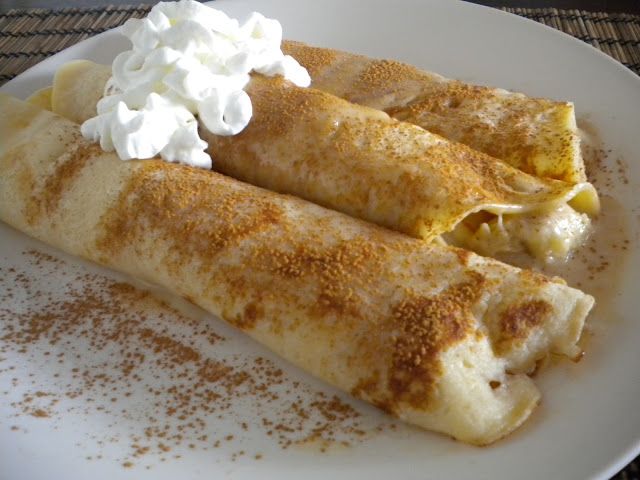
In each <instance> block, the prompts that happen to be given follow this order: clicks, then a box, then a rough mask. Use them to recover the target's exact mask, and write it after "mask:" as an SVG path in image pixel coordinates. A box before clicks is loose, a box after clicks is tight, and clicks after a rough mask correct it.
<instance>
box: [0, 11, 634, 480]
mask: <svg viewBox="0 0 640 480" xmlns="http://www.w3.org/2000/svg"><path fill="white" fill-rule="evenodd" d="M149 9H150V6H149V5H136V6H117V7H116V6H111V7H106V8H104V7H100V8H82V9H81V8H67V9H61V10H44V9H32V10H10V11H9V12H7V13H4V14H0V85H1V84H3V83H5V82H7V81H8V80H10V79H12V78H13V77H15V76H16V75H18V74H20V73H21V72H23V71H24V70H26V69H27V68H29V67H31V66H33V65H35V64H36V63H38V62H40V61H42V60H44V59H45V58H46V57H48V56H50V55H53V54H54V53H57V52H59V51H61V50H64V49H65V48H67V47H70V46H71V45H73V44H75V43H77V42H79V41H80V40H84V39H85V38H88V37H91V36H93V35H95V34H97V33H100V32H104V31H105V30H109V29H110V28H113V27H116V26H118V25H121V24H122V23H124V21H125V20H126V19H127V18H129V17H142V16H144V15H146V13H147V12H148V11H149ZM503 10H505V11H508V12H511V13H515V14H517V15H520V16H523V17H526V18H530V19H532V20H536V21H538V22H540V23H543V24H545V25H548V26H550V27H553V28H556V29H558V30H561V31H563V32H565V33H568V34H570V35H573V36H574V37H576V38H579V39H580V40H583V41H585V42H587V43H589V44H591V45H593V46H594V47H596V48H599V49H600V50H602V51H603V52H605V53H607V54H608V55H610V56H611V57H613V58H615V59H616V60H618V61H619V62H621V63H622V64H623V65H625V66H627V67H628V68H630V69H631V70H632V71H634V72H635V73H637V74H639V75H640V15H630V14H607V13H593V12H586V11H582V10H558V9H555V8H541V9H528V8H503ZM614 478H615V479H616V480H640V457H638V458H636V459H635V460H634V462H632V463H631V464H629V465H628V466H627V467H626V468H625V469H624V470H623V471H622V472H620V473H619V474H618V475H616V477H614Z"/></svg>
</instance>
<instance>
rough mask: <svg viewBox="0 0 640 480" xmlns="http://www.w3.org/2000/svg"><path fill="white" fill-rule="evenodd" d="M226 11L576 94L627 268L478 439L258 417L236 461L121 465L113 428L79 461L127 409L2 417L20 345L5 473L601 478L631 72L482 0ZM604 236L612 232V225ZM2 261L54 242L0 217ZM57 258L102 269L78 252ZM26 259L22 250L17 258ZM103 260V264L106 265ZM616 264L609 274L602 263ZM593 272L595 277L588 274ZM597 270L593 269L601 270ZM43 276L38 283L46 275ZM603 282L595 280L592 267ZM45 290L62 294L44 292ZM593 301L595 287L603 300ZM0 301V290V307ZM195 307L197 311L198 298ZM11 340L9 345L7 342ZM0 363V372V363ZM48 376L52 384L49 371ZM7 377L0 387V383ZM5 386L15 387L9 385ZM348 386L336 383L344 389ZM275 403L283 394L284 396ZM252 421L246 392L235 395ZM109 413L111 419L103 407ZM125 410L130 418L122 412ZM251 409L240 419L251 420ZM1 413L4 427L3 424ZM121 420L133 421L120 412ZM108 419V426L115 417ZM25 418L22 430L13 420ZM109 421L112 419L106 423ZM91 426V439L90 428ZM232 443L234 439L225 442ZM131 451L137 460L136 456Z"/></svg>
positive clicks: (634, 276)
mask: <svg viewBox="0 0 640 480" xmlns="http://www.w3.org/2000/svg"><path fill="white" fill-rule="evenodd" d="M216 6H218V7H219V8H222V9H224V10H226V11H227V12H228V13H230V14H231V15H232V16H237V17H244V16H245V15H247V14H248V13H249V12H250V11H253V10H257V11H260V12H262V13H264V14H265V15H267V16H269V17H275V18H278V19H280V21H281V22H282V24H283V27H284V31H285V35H286V37H287V38H294V39H298V40H303V41H308V42H310V43H314V44H318V45H324V46H328V47H335V48H341V49H345V50H351V51H355V52H360V53H364V54H368V55H373V56H378V57H390V58H396V59H399V60H403V61H407V62H410V63H413V64H415V65H418V66H421V67H424V68H427V69H430V70H433V71H437V72H439V73H442V74H444V75H446V76H450V77H457V78H460V79H463V80H467V81H473V82H477V83H482V84H490V85H498V86H503V87H505V88H510V89H516V90H520V91H523V92H526V93H528V94H530V95H536V96H546V97H552V98H557V99H570V100H572V101H574V102H575V104H576V107H577V112H578V115H579V117H580V118H583V119H587V120H588V122H589V124H590V125H591V126H592V127H593V128H594V129H595V130H596V131H597V133H598V135H599V136H600V138H601V139H602V140H603V142H604V144H605V146H606V148H608V149H611V150H612V153H611V154H610V155H609V156H608V159H607V160H606V164H607V165H609V166H610V167H615V168H619V166H618V165H617V162H618V161H620V162H621V163H620V166H621V167H620V168H623V169H625V170H626V172H627V177H628V179H629V183H627V184H625V183H623V182H617V183H614V184H613V185H612V186H609V187H607V188H606V191H605V192H604V193H605V194H607V195H610V196H611V197H612V198H614V199H615V200H616V201H617V202H618V203H620V204H622V205H623V208H622V209H621V210H618V211H617V213H616V215H618V217H619V218H618V220H620V221H619V222H618V223H622V224H625V225H626V227H625V228H626V230H627V235H628V236H629V239H630V242H631V243H630V250H631V251H630V253H629V254H627V256H626V257H625V259H624V264H625V265H626V268H625V269H624V270H618V271H616V272H613V271H611V270H605V273H603V274H602V275H611V281H610V283H611V285H613V287H612V288H613V289H614V291H613V292H610V295H609V297H608V301H609V303H610V305H609V308H607V309H600V310H597V311H596V312H595V313H594V314H593V315H592V316H591V318H590V324H591V328H592V330H593V331H594V332H595V334H594V337H593V339H592V340H591V342H590V345H589V350H588V352H589V353H588V355H587V356H586V357H585V358H584V359H583V361H582V362H580V363H579V364H577V365H573V364H568V362H565V363H563V364H562V365H559V366H558V368H555V369H553V370H549V371H545V372H544V373H543V374H542V375H541V376H540V377H539V378H538V383H539V385H540V387H541V389H542V391H543V395H544V401H543V404H542V405H541V407H540V408H539V410H538V411H537V412H536V414H535V415H534V417H533V418H532V420H531V421H530V422H528V424H527V425H526V426H525V427H524V428H523V429H521V430H520V431H519V432H516V433H515V434H514V435H512V436H511V437H510V438H508V439H507V440H505V441H501V442H499V443H498V444H496V445H494V446H492V447H489V448H472V447H468V446H465V445H461V444H457V443H455V442H452V441H451V440H448V439H446V438H442V437H441V436H438V435H433V434H430V433H425V432H421V431H417V430H415V429H412V428H409V427H404V426H399V427H398V428H397V429H396V430H390V429H383V430H382V432H381V433H377V434H372V435H370V436H369V437H368V438H367V439H365V440H363V441H360V442H357V443H355V444H354V445H353V446H352V447H349V448H344V449H338V450H332V451H330V452H329V453H320V452H318V451H317V450H314V449H313V448H307V449H302V448H290V449H288V450H281V449H280V448H279V447H277V446H276V445H274V444H273V442H272V441H271V439H270V437H268V436H265V435H264V432H260V431H259V429H258V430H257V433H255V435H245V436H244V437H242V438H243V439H242V445H243V447H242V448H243V449H245V450H246V451H247V452H258V451H260V452H264V458H262V459H261V460H259V461H258V460H254V459H253V458H252V457H251V458H249V455H245V456H244V457H241V458H239V459H236V460H235V461H232V459H231V458H230V456H229V455H230V452H231V450H230V448H231V447H229V448H227V449H226V450H225V449H224V448H221V449H213V450H206V451H190V450H188V449H186V448H183V449H180V448H179V447H176V449H174V451H173V453H175V452H178V453H179V454H181V455H182V457H181V458H180V459H174V458H172V457H171V456H170V457H169V458H167V459H166V460H165V461H164V462H162V461H160V459H159V457H158V456H157V455H156V456H153V454H152V455H151V457H150V458H145V459H144V460H141V461H139V462H136V464H135V465H134V466H133V467H131V468H127V469H125V468H123V467H122V466H121V464H120V463H119V462H118V461H117V460H116V459H118V458H123V456H126V451H125V450H126V449H127V448H130V447H129V446H128V445H124V444H123V442H118V441H114V442H111V443H108V442H107V446H106V447H104V448H103V450H104V451H103V453H102V454H103V457H102V459H99V460H96V459H95V458H94V459H93V460H86V459H85V457H86V456H87V455H88V454H89V453H91V454H92V455H94V454H95V453H96V452H95V451H94V450H95V449H94V450H91V448H92V447H90V445H91V442H92V441H93V442H94V443H95V437H96V435H98V436H100V435H102V436H104V437H108V436H109V435H114V434H115V433H114V431H115V430H118V431H120V430H123V429H124V430H126V429H127V428H129V427H131V426H130V425H128V424H127V421H126V420H120V423H119V424H118V425H116V426H113V425H110V421H109V418H108V416H107V418H105V417H104V415H103V416H96V417H92V416H91V415H89V416H87V415H84V416H82V415H81V414H76V413H70V414H69V416H68V421H66V420H65V419H66V417H64V418H63V420H64V421H57V422H53V421H51V422H47V421H46V420H44V419H36V418H34V417H29V416H26V417H25V416H14V415H15V413H16V409H15V408H14V407H13V406H11V405H10V402H9V400H8V399H9V398H10V397H11V395H12V394H13V392H14V391H15V392H17V391H18V390H19V388H15V389H14V387H12V384H11V380H10V378H11V377H12V376H17V375H18V373H16V374H15V375H7V374H6V373H7V372H6V371H4V370H3V368H4V366H6V365H8V364H10V363H13V364H16V365H17V369H16V370H15V371H16V372H19V373H20V374H22V375H24V374H26V373H28V372H32V373H35V376H36V378H39V380H38V381H46V379H42V378H40V377H42V375H40V377H38V375H39V374H42V368H43V365H44V364H43V365H35V364H31V365H30V364H29V363H28V362H27V363H25V362H24V361H23V360H20V359H19V358H3V359H2V361H1V362H0V393H2V392H5V394H4V396H0V477H1V478H3V479H4V478H6V479H16V478H21V479H22V478H24V479H40V478H42V479H45V478H46V479H51V478H65V479H74V478H79V479H80V478H82V479H86V478H92V479H96V480H97V479H102V478H104V479H114V478H193V479H199V478H220V477H222V476H224V477H230V478H247V479H249V478H363V479H364V478H366V479H371V478H398V479H400V478H402V479H427V478H433V479H441V478H456V479H466V478H469V479H481V478H490V479H499V478H520V479H529V478H530V479H538V478H563V479H587V478H607V477H610V476H611V475H613V474H614V473H615V472H616V471H618V470H619V469H620V468H622V467H623V466H624V465H625V464H626V463H627V462H629V461H630V460H631V459H632V458H633V457H634V455H636V454H637V453H638V452H639V451H640V411H639V410H638V406H639V399H640V328H639V327H640V325H639V324H638V315H637V312H638V311H639V310H640V301H639V298H638V287H637V285H639V284H640V255H639V254H638V248H637V245H638V223H639V218H640V207H639V205H640V203H639V199H638V198H639V196H638V195H636V196H635V198H634V195H633V191H634V190H635V191H636V192H637V191H638V187H639V185H640V162H638V161H637V160H638V159H640V142H639V141H638V140H639V138H638V137H639V133H640V130H639V125H640V79H639V78H638V77H637V76H635V75H634V74H633V73H632V72H630V71H628V70H627V69H625V68H624V67H622V66H621V65H619V64H618V63H616V62H615V61H613V60H611V59H610V58H608V57H607V56H605V55H604V54H602V53H600V52H598V51H596V50H595V49H593V48H591V47H589V46H587V45H585V44H583V43H581V42H580V41H577V40H575V39H572V38H570V37H568V36H566V35H564V34H562V33H559V32H557V31H554V30H552V29H549V28H546V27H544V26H541V25H539V24H537V23H534V22H531V21H527V20H524V19H522V18H519V17H516V16H513V15H509V14H505V13H502V12H499V11H496V10H493V9H489V8H484V7H479V6H476V5H472V4H466V3H461V2H452V1H445V0H441V1H436V0H431V1H424V0H404V1H402V2H391V1H389V0H358V1H350V2H342V1H340V0H323V1H314V2H306V3H302V2H299V1H293V0H292V1H286V0H270V1H269V2H259V1H257V0H254V1H252V0H233V1H220V2H216ZM125 48H127V42H126V41H125V40H124V39H122V38H120V37H119V35H118V34H117V33H116V32H107V33H105V34H102V35H98V36H97V37H95V38H92V39H89V40H87V41H85V42H82V43H80V44H78V45H76V46H74V47H72V48H70V49H68V50H65V51H63V52H61V53H59V54H57V55H55V56H53V57H51V58H49V59H47V60H46V61H44V62H42V63H41V64H39V65H37V66H36V67H34V68H32V69H31V70H29V71H27V72H25V73H24V74H22V75H20V76H19V77H17V78H16V79H14V80H12V81H11V82H9V83H7V84H6V85H5V86H4V87H2V89H1V90H2V91H3V92H7V93H11V94H14V95H17V96H19V97H23V98H24V97H26V96H27V95H28V94H30V93H31V92H33V91H34V90H36V89H37V88H40V87H43V86H45V85H48V84H50V82H51V78H52V75H53V72H54V71H55V69H56V67H57V66H59V65H60V64H62V63H63V62H66V61H69V60H72V59H77V58H87V59H92V60H95V61H99V62H110V60H111V59H112V58H113V57H114V56H115V54H116V53H117V52H119V51H120V50H122V49H125ZM611 234H612V236H617V235H619V234H618V232H611ZM0 238H2V242H0V267H2V268H7V267H9V266H12V265H18V266H21V265H22V264H24V262H25V260H24V256H23V255H22V254H21V253H20V252H22V251H24V250H25V249H28V248H31V247H34V246H35V247H36V248H38V249H40V250H44V251H49V252H52V251H54V250H53V249H51V248H48V247H45V246H44V245H42V244H39V243H38V242H35V241H34V240H31V239H29V238H27V237H26V236H24V235H22V234H19V233H17V232H15V231H13V230H11V229H10V228H8V227H7V226H5V225H4V224H2V225H0ZM58 255H59V256H61V257H63V258H65V259H66V260H67V261H68V266H67V267H65V269H66V270H65V272H66V273H69V272H72V271H75V270H74V269H79V271H95V272H104V270H101V269H99V268H98V267H94V266H91V265H88V264H86V263H84V262H81V261H79V260H77V259H73V258H70V257H68V256H64V255H62V254H58ZM22 266H24V265H22ZM105 274H109V273H108V272H107V273H105ZM614 277H615V278H614ZM601 280H602V279H601ZM607 282H609V278H606V279H604V283H607ZM43 283H46V284H47V285H43V287H44V286H49V287H50V286H51V279H46V278H45V279H44V280H43ZM601 283H602V282H601ZM58 294H60V293H59V292H58ZM605 303H606V302H605ZM3 306H4V307H6V306H7V305H0V307H3ZM196 314H198V313H197V312H196ZM207 321H210V322H212V323H211V325H213V328H215V329H217V330H218V331H220V332H222V333H223V334H224V335H225V336H227V337H228V338H229V341H228V342H229V343H228V345H227V347H225V348H226V350H225V348H222V349H221V350H219V351H215V352H213V354H214V355H223V356H224V355H226V356H229V355H232V352H234V351H235V352H238V351H240V352H242V355H246V356H251V355H255V354H256V353H258V354H261V355H263V356H266V357H268V358H271V359H273V361H275V362H277V363H278V365H280V366H281V367H282V368H283V369H284V370H285V374H286V375H287V376H288V377H290V378H293V379H298V380H300V381H301V382H303V384H304V385H306V386H307V387H308V388H311V389H319V390H324V391H326V392H328V393H331V394H333V393H334V392H333V391H332V390H331V389H330V388H328V387H326V386H323V385H321V384H320V383H318V382H316V381H315V380H313V379H310V378H309V377H308V376H306V375H305V374H304V373H302V372H300V371H298V370H296V369H294V368H292V367H290V366H287V365H285V364H284V362H281V361H279V360H278V359H275V358H274V357H273V356H270V355H269V353H268V352H265V351H264V350H263V349H261V347H259V346H258V345H256V344H254V343H252V342H250V341H247V340H246V339H242V338H241V337H240V336H239V335H237V334H236V333H234V332H232V331H231V330H230V329H229V328H226V327H225V326H224V325H222V323H218V322H217V321H216V320H207ZM9 355H11V354H9ZM3 372H4V373H3ZM52 388H53V386H52ZM6 392H10V394H7V393H6ZM16 395H17V393H16ZM342 398H343V399H346V397H344V396H343V397H342ZM352 404H353V405H355V406H356V408H357V409H358V410H359V411H361V412H362V413H363V415H364V420H363V424H364V426H365V427H366V428H374V427H375V426H376V425H378V424H383V423H384V422H385V421H386V420H385V417H384V415H382V414H380V413H379V412H377V411H376V410H375V409H372V408H369V407H367V406H364V405H362V404H360V403H357V402H352ZM282 405H284V404H282ZM238 408H239V410H238V411H237V412H236V415H240V417H242V416H243V415H244V416H245V417H246V419H247V421H248V422H249V423H251V424H252V425H253V423H255V422H254V420H255V419H254V418H253V416H254V415H255V414H256V413H255V411H254V410H252V408H253V407H251V406H248V407H246V408H245V409H244V410H243V408H244V407H242V406H240V407H238ZM111 422H113V420H111ZM130 422H132V423H135V420H130ZM252 422H253V423H252ZM10 425H15V426H16V427H18V430H17V431H11V430H10V428H9V426H10ZM134 426H135V425H134ZM207 428H208V429H209V430H210V431H208V433H210V434H212V435H214V434H215V433H216V432H217V431H219V432H221V431H223V430H224V431H225V432H234V429H236V430H238V432H236V433H237V434H238V435H239V436H241V435H242V432H241V431H240V430H239V427H238V422H237V421H232V420H230V419H227V418H225V419H224V420H220V421H219V422H218V423H215V422H213V423H210V424H209V425H208V427H207ZM114 429H115V430H114ZM25 431H26V433H25ZM116 433H117V432H116ZM92 438H93V440H92ZM234 448H236V447H234ZM145 465H150V466H151V469H150V470H147V469H146V468H144V467H145Z"/></svg>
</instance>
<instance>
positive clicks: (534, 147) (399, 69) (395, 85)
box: [282, 41, 586, 183]
mask: <svg viewBox="0 0 640 480" xmlns="http://www.w3.org/2000/svg"><path fill="white" fill-rule="evenodd" d="M282 49H283V51H284V52H285V53H287V54H289V55H291V56H293V57H294V58H295V59H296V60H298V62H300V64H302V65H303V66H304V67H306V68H307V70H308V71H309V74H310V75H311V78H312V82H313V83H312V86H313V87H314V88H317V89H319V90H323V91H325V92H328V93H331V94H333V95H337V96H338V97H342V98H344V99H346V100H349V101H350V102H353V103H358V104H360V105H366V106H368V107H372V108H377V109H380V110H384V111H385V112H387V113H388V114H389V115H391V116H392V117H394V118H397V119H398V120H403V121H405V122H410V123H413V124H416V125H419V126H421V127H423V128H425V129H427V130H429V131H431V132H433V133H437V134H439V135H442V136H443V137H445V138H448V139H450V140H455V141H457V142H461V143H464V144H465V145H468V146H470V147H471V148H473V149H475V150H478V151H480V152H484V153H486V154H488V155H491V156H493V157H495V158H499V159H501V160H504V161H505V162H507V163H509V164H510V165H512V166H514V167H516V168H518V169H520V170H522V171H524V172H527V173H530V174H532V175H536V176H538V177H549V178H555V179H558V180H564V181H566V182H572V183H576V182H584V181H585V180H586V176H585V171H584V162H583V160H582V156H581V153H580V137H579V135H578V129H577V126H576V119H575V112H574V108H573V104H572V103H570V102H556V101H553V100H548V99H543V98H531V97H527V96H526V95H523V94H522V93H515V92H509V91H507V90H504V89H501V88H490V87H483V86H478V85H471V84H468V83H464V82H460V81H458V80H450V79H448V78H444V77H442V76H440V75H438V74H436V73H431V72H426V71H423V70H419V69H417V68H415V67H413V66H411V65H407V64H404V63H400V62H396V61H393V60H378V59H372V58H368V57H365V56H362V55H355V54H352V53H347V52H342V51H338V50H331V49H327V48H318V47H312V46H309V45H306V44H304V43H299V42H292V41H285V42H283V45H282Z"/></svg>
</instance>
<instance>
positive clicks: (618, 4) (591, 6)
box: [0, 0, 640, 13]
mask: <svg viewBox="0 0 640 480" xmlns="http://www.w3.org/2000/svg"><path fill="white" fill-rule="evenodd" d="M472 2H473V3H479V4H482V5H489V6H492V7H524V8H541V7H555V8H565V9H566V8H576V9H580V10H589V11H592V12H619V13H640V0H472ZM138 3H156V0H0V11H7V10H10V9H12V8H62V7H90V6H99V5H109V4H112V5H113V4H119V5H125V4H138Z"/></svg>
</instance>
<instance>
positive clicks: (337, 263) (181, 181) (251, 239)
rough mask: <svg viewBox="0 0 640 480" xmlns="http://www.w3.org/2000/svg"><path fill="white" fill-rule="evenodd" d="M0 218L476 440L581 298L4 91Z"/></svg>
mask: <svg viewBox="0 0 640 480" xmlns="http://www.w3.org/2000/svg"><path fill="white" fill-rule="evenodd" d="M0 112H1V113H0V219H2V220H3V221H5V222H7V223H9V224H10V225H12V226H14V227H16V228H18V229H20V230H22V231H24V232H26V233H27V234H29V235H32V236H34V237H36V238H38V239H40V240H42V241H45V242H47V243H49V244H51V245H54V246H56V247H58V248H60V249H62V250H65V251H67V252H69V253H72V254H75V255H79V256H82V257H85V258H87V259H90V260H93V261H96V262H99V263H101V264H103V265H106V266H108V267H111V268H114V269H116V270H119V271H122V272H125V273H127V274H130V275H133V276H135V277H138V278H141V279H144V280H146V281H149V282H152V283H155V284H158V285H161V286H164V287H166V288H168V289H169V290H171V291H173V292H175V293H176V294H178V295H182V296H183V297H185V298H188V299H189V300H191V301H192V302H194V303H196V304H198V305H200V306H201V307H203V308H205V309H206V310H208V311H210V312H211V313H213V314H215V315H218V316H220V317H221V318H223V319H224V320H226V321H227V322H229V323H230V324H232V325H233V326H235V327H237V328H239V329H241V330H243V331H245V332H246V333H247V334H249V335H250V336H251V337H253V338H254V339H256V340H257V341H259V342H261V343H263V344H264V345H266V346H267V347H269V348H271V349H272V350H273V351H275V352H276V353H278V354H280V355H281V356H282V357H284V358H285V359H287V360H289V361H290V362H292V363H294V364H295V365H298V366H300V367H301V368H303V369H305V370H307V371H308V372H310V373H311V374H313V375H316V376H318V377H320V378H321V379H324V380H325V381H327V382H329V383H331V384H333V385H335V386H337V387H339V388H341V389H343V390H345V391H347V392H351V393H352V394H353V395H354V396H356V397H358V398H361V399H363V400H366V401H368V402H371V403H373V404H374V405H377V406H379V407H380V408H383V409H384V410H386V411H388V412H390V413H392V414H394V415H396V416H397V417H399V418H401V419H403V420H405V421H407V422H410V423H413V424H416V425H419V426H421V427H424V428H427V429H430V430H434V431H437V432H442V433H445V434H448V435H451V436H453V437H455V438H457V439H459V440H462V441H465V442H469V443H473V444H487V443H490V442H493V441H494V440H496V439H498V438H500V437H502V436H504V435H506V434H508V433H509V432H511V431H512V430H513V429H515V428H516V427H517V426H518V425H520V424H521V423H522V422H523V421H524V420H525V419H526V418H527V417H528V416H529V415H530V413H531V411H532V410H533V408H534V407H535V405H536V404H537V402H538V399H539V393H538V390H537V389H536V387H535V385H534V383H533V381H532V380H531V378H529V377H528V376H527V375H525V374H523V373H518V372H524V371H528V370H529V369H530V368H531V367H532V366H533V364H534V363H535V361H536V360H537V359H539V358H542V357H544V356H545V355H547V354H548V353H549V352H555V353H560V354H563V355H569V356H574V355H576V354H577V353H578V352H579V349H578V347H577V346H576V342H577V340H578V338H579V336H580V333H581V330H582V327H583V324H584V319H585V316H586V315H587V313H588V311H589V310H590V308H591V306H592V304H593V299H592V298H591V297H590V296H588V295H585V294H584V293H582V292H580V291H579V290H575V289H572V288H569V287H567V286H566V285H565V284H563V283H562V282H561V281H557V280H553V279H549V278H546V277H544V276H542V275H539V274H536V273H533V272H531V271H526V270H519V269H517V268H515V267H511V266H508V265H505V264H502V263H500V262H498V261H496V260H492V259H487V258H483V257H479V256H477V255H475V254H472V253H470V252H467V251H464V250H459V249H456V248H452V247H445V246H438V245H433V244H427V243H425V242H423V241H420V240H416V239H412V238H410V237H407V236H405V235H401V234H398V233H395V232H392V231H389V230H386V229H383V228H380V227H376V226H375V225H372V224H369V223H367V222H362V221H359V220H356V219H353V218H351V217H349V216H346V215H343V214H340V213H338V212H335V211H332V210H327V209H324V208H322V207H320V206H317V205H315V204H311V203H307V202H305V201H303V200H300V199H297V198H295V197H290V196H285V195H280V194H277V193H274V192H270V191H266V190H262V189H260V188H257V187H254V186H251V185H248V184H244V183H241V182H238V181H236V180H233V179H231V178H229V177H225V176H223V175H220V174H218V173H215V172H210V171H205V170H200V169H195V168H191V167H187V166H181V165H176V164H170V163H166V162H162V161H158V160H142V161H136V160H133V161H127V162H123V161H120V160H119V159H118V158H117V156H115V155H114V154H113V153H105V152H103V151H101V150H100V147H99V146H97V145H94V144H91V143H89V142H87V141H86V140H84V139H83V138H82V137H81V135H80V133H79V128H78V126H77V125H76V124H74V123H72V122H70V121H68V120H66V119H63V118H62V117H60V116H57V115H55V114H53V113H51V112H48V111H45V110H42V109H40V108H38V107H37V106H34V105H31V104H29V103H26V102H21V101H19V100H16V99H13V98H11V97H8V96H6V95H0Z"/></svg>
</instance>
